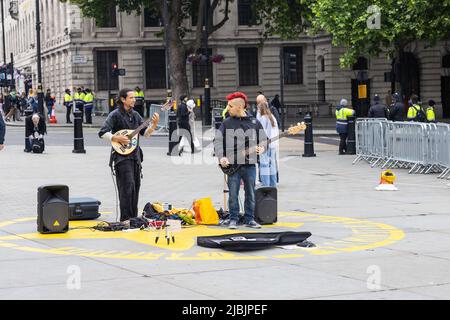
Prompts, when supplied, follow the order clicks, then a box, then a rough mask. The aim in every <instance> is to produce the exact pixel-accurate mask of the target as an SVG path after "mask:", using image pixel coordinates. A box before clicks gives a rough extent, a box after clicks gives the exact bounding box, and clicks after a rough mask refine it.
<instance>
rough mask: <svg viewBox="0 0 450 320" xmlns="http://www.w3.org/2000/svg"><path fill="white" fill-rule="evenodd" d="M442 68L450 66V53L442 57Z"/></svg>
mask: <svg viewBox="0 0 450 320" xmlns="http://www.w3.org/2000/svg"><path fill="white" fill-rule="evenodd" d="M442 68H450V54H447V55H445V56H443V57H442Z"/></svg>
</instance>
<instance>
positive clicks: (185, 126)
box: [178, 123, 195, 153]
mask: <svg viewBox="0 0 450 320" xmlns="http://www.w3.org/2000/svg"><path fill="white" fill-rule="evenodd" d="M178 129H181V130H179V133H178V134H179V137H180V138H179V140H178V144H180V142H181V139H182V138H183V136H185V137H186V139H188V141H189V143H190V144H191V153H194V151H195V147H194V139H192V132H191V126H190V124H189V123H179V124H178Z"/></svg>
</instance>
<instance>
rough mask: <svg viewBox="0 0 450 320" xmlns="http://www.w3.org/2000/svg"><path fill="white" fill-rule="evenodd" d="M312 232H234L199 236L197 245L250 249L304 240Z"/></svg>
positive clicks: (225, 248) (239, 249) (231, 249)
mask: <svg viewBox="0 0 450 320" xmlns="http://www.w3.org/2000/svg"><path fill="white" fill-rule="evenodd" d="M310 236H311V232H294V231H286V232H270V233H234V234H225V235H220V236H209V237H197V245H199V246H200V247H205V248H219V249H224V250H228V251H250V250H261V249H267V248H270V247H272V246H280V245H289V244H296V243H299V242H303V241H304V240H306V239H308V238H309V237H310Z"/></svg>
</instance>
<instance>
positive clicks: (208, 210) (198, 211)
mask: <svg viewBox="0 0 450 320" xmlns="http://www.w3.org/2000/svg"><path fill="white" fill-rule="evenodd" d="M193 209H194V212H195V221H196V222H197V224H219V215H218V214H217V211H216V209H214V207H213V204H212V201H211V198H203V199H199V200H196V201H194V204H193Z"/></svg>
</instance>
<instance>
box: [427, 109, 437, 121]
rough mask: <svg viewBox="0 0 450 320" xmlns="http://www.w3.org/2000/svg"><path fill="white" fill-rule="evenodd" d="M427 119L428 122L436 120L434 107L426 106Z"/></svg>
mask: <svg viewBox="0 0 450 320" xmlns="http://www.w3.org/2000/svg"><path fill="white" fill-rule="evenodd" d="M426 113H427V121H428V122H435V121H436V115H435V114H434V108H433V107H428V108H427V112H426Z"/></svg>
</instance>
